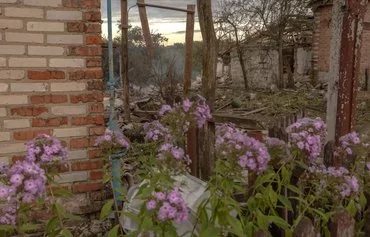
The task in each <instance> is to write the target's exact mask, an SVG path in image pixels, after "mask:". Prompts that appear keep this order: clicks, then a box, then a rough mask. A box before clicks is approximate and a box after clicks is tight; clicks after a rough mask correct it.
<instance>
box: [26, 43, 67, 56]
mask: <svg viewBox="0 0 370 237" xmlns="http://www.w3.org/2000/svg"><path fill="white" fill-rule="evenodd" d="M63 54H64V48H63V47H59V46H31V45H30V46H28V55H63Z"/></svg>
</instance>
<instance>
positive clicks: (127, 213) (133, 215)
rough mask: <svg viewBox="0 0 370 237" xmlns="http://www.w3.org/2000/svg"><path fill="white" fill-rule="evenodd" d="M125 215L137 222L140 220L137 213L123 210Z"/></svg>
mask: <svg viewBox="0 0 370 237" xmlns="http://www.w3.org/2000/svg"><path fill="white" fill-rule="evenodd" d="M121 214H122V215H123V216H127V217H128V218H130V219H131V220H133V221H135V222H139V221H140V219H139V217H138V216H137V215H135V214H134V213H131V212H122V213H121Z"/></svg>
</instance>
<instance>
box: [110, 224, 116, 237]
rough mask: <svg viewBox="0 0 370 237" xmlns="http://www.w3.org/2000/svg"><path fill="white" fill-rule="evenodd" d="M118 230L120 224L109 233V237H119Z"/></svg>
mask: <svg viewBox="0 0 370 237" xmlns="http://www.w3.org/2000/svg"><path fill="white" fill-rule="evenodd" d="M118 230H119V224H118V225H116V226H114V227H113V229H111V230H110V231H109V232H108V237H117V236H118Z"/></svg>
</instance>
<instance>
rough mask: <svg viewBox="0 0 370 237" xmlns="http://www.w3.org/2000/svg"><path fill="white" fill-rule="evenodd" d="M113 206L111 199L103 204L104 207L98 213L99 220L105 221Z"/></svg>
mask: <svg viewBox="0 0 370 237" xmlns="http://www.w3.org/2000/svg"><path fill="white" fill-rule="evenodd" d="M113 204H114V200H113V199H111V200H108V201H107V202H106V203H105V204H104V206H103V207H102V209H101V212H100V220H103V219H105V218H106V217H107V216H108V215H109V213H111V211H112V207H113Z"/></svg>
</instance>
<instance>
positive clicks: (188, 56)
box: [184, 5, 195, 97]
mask: <svg viewBox="0 0 370 237" xmlns="http://www.w3.org/2000/svg"><path fill="white" fill-rule="evenodd" d="M188 11H189V12H188V13H187V18H186V36H185V67H184V96H185V97H187V96H188V94H189V90H190V87H191V78H192V72H193V67H192V64H193V41H194V11H195V5H188ZM190 11H192V12H190Z"/></svg>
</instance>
